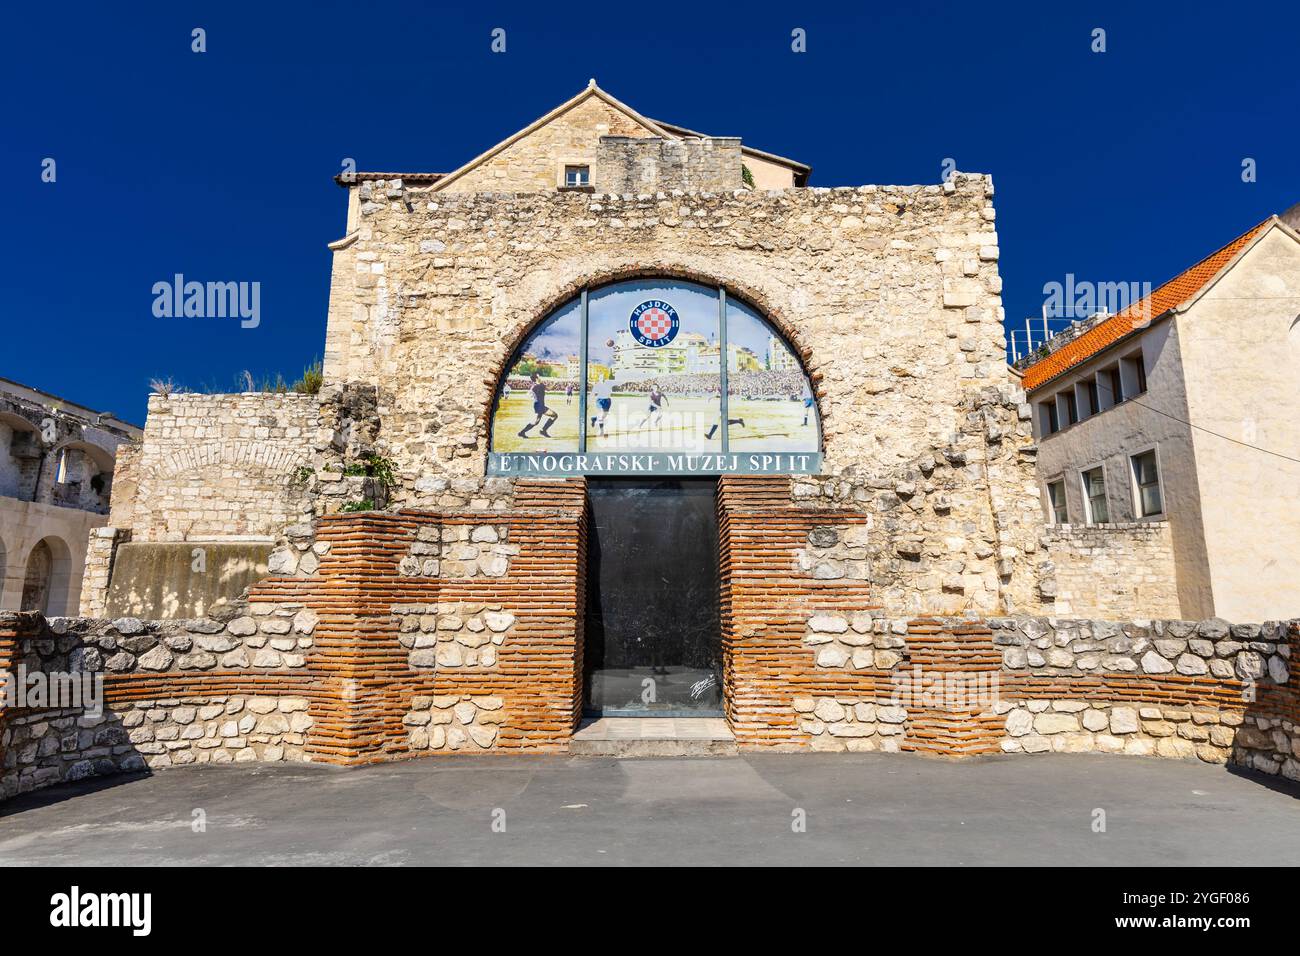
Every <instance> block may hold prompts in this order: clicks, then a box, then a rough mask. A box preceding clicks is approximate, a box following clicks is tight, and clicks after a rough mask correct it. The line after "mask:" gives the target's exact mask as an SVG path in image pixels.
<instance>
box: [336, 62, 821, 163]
mask: <svg viewBox="0 0 1300 956" xmlns="http://www.w3.org/2000/svg"><path fill="white" fill-rule="evenodd" d="M593 96H594V97H596V98H598V99H601V100H603V101H604V102H605V103H607V104H608V105H609V106H612V107H613V108H614V109H616V110H618V111H620V112H621V113H624V114H626V115H627V116H628V117H629V118H631V119H632V120H633V121H634V122H636V123H638V124H639V125H641V126H642V127H644V128H645V129H646V130H647V131H648V132H649V133H650V134H652V135H654V136H662V137H664V138H665V139H680V138H681V137H682V136H703V135H704V134H703V133H696V132H694V131H693V130H689V129H686V127H684V126H675V125H673V124H671V123H660V122H658V121H657V120H652V119H650V118H648V117H646V116H642V115H641V114H640V113H638V112H637V111H636V110H634V109H632V107H630V106H628V105H627V104H626V103H624V102H622V101H621V100H618V99H615V98H614V97H613V96H610V95H609V94H608V93H606V92H605V91H604V90H602V89H601V88H600V87H599V86H597V85H596V81H595V80H591V81H590V82H589V83H588V84H587V86H586V88H585V89H583V90H582V92H580V93H578V95H577V96H574V97H571V98H570V99H568V100H565V101H564V102H563V103H561V104H560V105H559V106H557V107H555V109H553V110H551V111H550V112H549V113H547V114H546V115H544V116H540V117H538V118H537V119H535V120H533V122H531V123H529V124H528V125H527V126H525V127H524V128H523V129H521V130H519V131H518V132H517V133H513V134H512V135H510V136H508V137H506V138H505V139H503V140H502V141H501V142H499V143H497V144H496V145H495V146H493V147H492V148H491V149H489V150H488V151H487V152H484V153H480V154H479V155H478V156H475V157H474V158H473V159H471V160H470V161H469V162H468V163H465V164H464V165H463V166H461V167H459V168H458V169H454V170H452V171H451V172H449V173H352V174H351V175H350V176H344V175H343V174H341V173H340V174H339V175H337V176H335V177H334V181H335V182H336V183H338V184H339V185H340V186H350V185H352V184H353V183H357V182H364V181H366V180H375V179H402V180H407V181H410V182H417V183H423V184H430V183H435V184H437V185H438V187H439V188H441V187H443V186H445V185H447V184H448V183H450V182H452V181H453V180H456V179H459V178H460V177H461V176H463V175H465V174H466V173H467V172H469V171H470V170H471V169H474V168H475V167H477V166H479V165H481V164H482V163H485V162H487V161H488V160H489V159H491V158H492V157H493V156H495V155H497V153H500V152H501V151H502V150H504V149H506V148H507V147H508V146H511V145H513V144H514V143H516V142H518V141H519V140H521V139H523V138H524V137H525V136H527V135H528V134H529V133H531V132H533V130H535V129H538V128H540V127H542V126H545V125H546V124H547V123H549V122H551V120H553V119H555V118H556V117H557V116H561V115H563V114H564V113H566V112H568V111H569V110H571V109H573V108H574V107H575V106H577V105H578V104H579V103H582V102H583V101H584V100H587V99H589V98H591V97H593ZM740 151H741V153H742V154H748V155H750V156H757V157H759V158H760V159H766V160H770V161H772V162H774V163H778V164H780V165H782V166H788V167H790V168H791V169H792V170H794V172H795V181H796V183H797V184H798V185H803V184H804V183H806V182H807V178H808V174H809V173H810V172H811V171H812V167H811V166H805V165H804V164H803V163H799V162H795V161H794V160H793V159H787V158H785V157H784V156H777V155H776V154H774V153H765V152H763V151H762V150H760V149H754V148H753V147H751V146H746V145H744V143H742V144H741V146H740Z"/></svg>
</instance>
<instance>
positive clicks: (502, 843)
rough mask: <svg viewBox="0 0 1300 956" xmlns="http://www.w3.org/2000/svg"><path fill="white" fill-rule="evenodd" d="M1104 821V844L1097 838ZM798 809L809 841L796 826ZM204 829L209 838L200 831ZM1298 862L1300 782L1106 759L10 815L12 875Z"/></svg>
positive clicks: (163, 787) (166, 794)
mask: <svg viewBox="0 0 1300 956" xmlns="http://www.w3.org/2000/svg"><path fill="white" fill-rule="evenodd" d="M1099 809H1100V810H1102V811H1104V812H1105V824H1106V830H1105V832H1104V833H1097V832H1094V831H1093V823H1094V819H1095V811H1096V810H1099ZM195 811H202V813H201V815H200V814H196V812H195ZM801 815H802V818H803V819H804V820H806V831H805V832H794V830H793V828H792V824H793V823H794V822H796V821H797V820H798V819H800V816H801ZM196 819H202V820H204V821H205V823H206V830H204V831H203V832H195V829H194V827H193V822H194V821H195V820H196ZM502 828H504V832H501V831H502ZM1297 859H1300V787H1297V786H1296V785H1294V784H1290V783H1288V782H1286V781H1280V782H1279V781H1278V780H1276V779H1275V778H1269V777H1262V776H1256V775H1253V774H1252V775H1249V776H1247V775H1243V774H1239V773H1235V772H1233V771H1229V770H1226V769H1224V768H1223V767H1217V766H1211V765H1208V764H1203V763H1199V762H1185V761H1173V760H1159V759H1144V758H1131V757H1115V756H1098V755H1044V756H1035V757H1030V758H1025V757H984V758H978V759H971V760H966V761H947V760H939V759H934V758H926V757H920V756H914V755H908V754H890V755H884V754H833V755H832V754H825V755H822V754H759V755H743V756H740V757H718V758H695V759H684V758H663V759H657V758H647V759H638V760H618V759H613V758H603V757H565V756H554V757H484V758H477V759H465V758H461V759H456V758H452V759H437V758H432V759H423V760H413V761H406V762H402V763H395V764H394V763H390V764H379V765H375V766H370V767H360V768H351V769H341V768H336V767H327V766H320V765H311V764H307V765H301V764H299V765H290V764H283V765H226V766H205V767H183V768H174V769H168V770H163V771H160V772H159V773H157V774H154V775H153V776H149V777H143V778H117V779H110V780H106V781H99V782H94V781H90V782H83V783H79V784H73V785H66V786H62V787H58V788H54V789H51V790H47V791H43V792H40V793H36V794H29V795H25V796H22V797H18V798H16V799H15V800H12V801H10V802H9V803H7V804H3V805H0V865H4V866H26V865H50V864H55V865H121V864H127V865H152V864H190V865H205V866H212V865H223V864H247V865H256V866H274V865H284V864H379V865H386V864H504V863H511V864H540V865H545V864H594V865H613V864H667V865H708V864H724V863H729V864H757V863H768V864H845V863H855V864H868V865H896V864H946V865H966V866H974V865H982V864H1035V865H1044V864H1049V865H1050V864H1067V865H1068V864H1079V865H1094V864H1098V865H1120V866H1123V865H1142V864H1145V865H1185V864H1205V865H1212V864H1228V865H1233V864H1264V863H1270V864H1294V862H1295V861H1296V860H1297Z"/></svg>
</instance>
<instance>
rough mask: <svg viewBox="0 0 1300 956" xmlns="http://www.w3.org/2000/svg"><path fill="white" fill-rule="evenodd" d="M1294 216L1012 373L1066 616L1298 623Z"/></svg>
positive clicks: (1299, 265) (1299, 429)
mask: <svg viewBox="0 0 1300 956" xmlns="http://www.w3.org/2000/svg"><path fill="white" fill-rule="evenodd" d="M1297 226H1300V206H1297V207H1294V208H1293V209H1291V210H1290V211H1289V212H1288V213H1285V214H1283V215H1282V216H1280V217H1279V216H1271V217H1269V218H1268V219H1266V220H1265V221H1264V222H1262V223H1260V224H1258V225H1256V226H1253V227H1251V228H1250V229H1248V230H1247V231H1246V232H1245V233H1243V234H1242V235H1240V236H1238V237H1237V238H1235V239H1233V240H1232V241H1231V242H1229V243H1228V244H1227V245H1225V246H1224V247H1223V248H1221V249H1218V250H1216V251H1215V252H1213V253H1211V254H1210V255H1208V256H1206V257H1205V258H1204V259H1202V260H1201V261H1199V262H1197V263H1196V264H1195V265H1193V266H1191V267H1190V268H1189V269H1187V270H1186V271H1184V272H1182V273H1180V274H1179V275H1177V276H1175V277H1174V278H1173V279H1171V280H1169V281H1168V282H1166V283H1164V284H1163V285H1161V286H1159V287H1158V288H1156V289H1155V290H1153V291H1152V292H1151V294H1150V295H1149V296H1146V297H1144V298H1142V299H1141V300H1139V301H1137V302H1135V303H1133V304H1132V305H1130V306H1129V307H1128V308H1126V309H1124V310H1123V311H1121V312H1118V313H1117V314H1115V315H1113V316H1104V315H1103V316H1098V317H1097V318H1094V319H1092V320H1090V321H1086V322H1082V323H1079V324H1077V325H1075V326H1072V327H1071V328H1069V329H1067V330H1066V331H1065V332H1063V333H1061V334H1059V335H1057V336H1055V337H1054V338H1052V339H1051V340H1049V341H1048V342H1047V343H1046V345H1045V347H1044V349H1043V350H1042V352H1040V353H1039V354H1037V355H1035V356H1032V357H1031V358H1030V359H1029V360H1027V361H1023V362H1022V363H1021V369H1022V371H1023V376H1024V379H1023V384H1024V387H1025V389H1026V391H1027V392H1028V393H1029V397H1030V400H1031V402H1032V404H1033V407H1034V429H1035V434H1036V435H1037V438H1038V474H1039V482H1040V487H1041V489H1042V495H1043V504H1044V513H1045V515H1046V517H1047V519H1048V521H1049V523H1050V524H1051V525H1052V527H1051V528H1050V531H1049V534H1050V537H1051V539H1052V546H1051V547H1052V551H1053V554H1054V555H1055V556H1056V558H1057V561H1056V565H1057V566H1056V575H1055V576H1056V585H1057V588H1058V594H1057V597H1058V600H1059V601H1060V602H1061V603H1062V604H1063V605H1065V606H1064V607H1061V608H1058V610H1060V611H1062V612H1063V613H1075V614H1078V613H1084V614H1093V613H1097V612H1098V609H1099V608H1100V607H1103V606H1105V605H1106V604H1107V603H1108V602H1113V601H1114V600H1115V594H1116V592H1117V591H1118V592H1123V593H1125V594H1128V595H1130V597H1131V598H1132V600H1133V601H1134V603H1135V604H1136V605H1138V606H1143V607H1146V608H1147V609H1148V610H1149V611H1150V612H1151V613H1155V614H1167V615H1171V616H1179V617H1187V618H1201V617H1215V616H1218V617H1222V618H1227V619H1228V620H1232V621H1251V620H1254V621H1258V620H1266V619H1282V618H1287V617H1293V616H1295V615H1297V614H1300V589H1298V588H1297V587H1296V581H1295V572H1294V570H1293V569H1292V568H1291V563H1290V560H1289V557H1288V556H1289V555H1291V554H1294V553H1295V552H1296V551H1297V550H1300V510H1298V509H1297V508H1296V506H1295V501H1294V499H1293V498H1292V495H1293V494H1294V492H1295V489H1296V488H1297V487H1300V392H1297V390H1296V387H1295V382H1294V380H1293V379H1294V375H1293V370H1294V368H1295V367H1296V362H1297V361H1300V319H1298V318H1297V314H1298V313H1300V235H1298V234H1297V232H1296V227H1297Z"/></svg>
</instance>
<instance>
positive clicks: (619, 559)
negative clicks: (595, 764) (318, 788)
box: [583, 478, 722, 717]
mask: <svg viewBox="0 0 1300 956" xmlns="http://www.w3.org/2000/svg"><path fill="white" fill-rule="evenodd" d="M587 493H588V502H589V507H590V512H589V515H588V519H589V520H588V529H587V609H586V625H585V640H586V643H585V645H584V648H583V663H584V674H585V678H586V679H585V681H584V686H585V688H586V701H585V703H586V709H587V712H588V713H592V714H604V715H606V716H640V717H648V716H660V717H673V716H678V717H713V716H721V714H722V641H721V625H720V616H719V606H718V600H719V593H718V592H719V577H718V515H717V481H716V479H698V478H682V479H678V478H659V479H604V480H602V479H591V478H589V479H588V480H587Z"/></svg>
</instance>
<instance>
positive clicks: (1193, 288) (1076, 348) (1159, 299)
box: [1022, 216, 1276, 392]
mask: <svg viewBox="0 0 1300 956" xmlns="http://www.w3.org/2000/svg"><path fill="white" fill-rule="evenodd" d="M1274 221H1276V217H1275V216H1270V217H1269V218H1268V219H1265V220H1264V221H1263V222H1261V223H1260V224H1259V225H1257V226H1253V227H1252V228H1250V229H1248V230H1246V231H1245V232H1244V233H1242V234H1241V235H1240V236H1238V237H1237V238H1236V239H1233V240H1232V242H1230V243H1228V244H1227V245H1226V246H1224V247H1223V248H1222V249H1218V250H1216V251H1215V252H1212V253H1210V254H1209V255H1208V256H1206V257H1205V258H1204V259H1202V260H1201V261H1200V262H1198V263H1196V265H1194V266H1192V267H1191V268H1190V269H1187V270H1186V271H1184V272H1180V273H1179V274H1178V275H1176V276H1174V277H1173V278H1172V279H1170V280H1169V281H1168V282H1166V283H1164V284H1163V285H1161V286H1159V287H1157V288H1156V289H1155V290H1154V291H1153V292H1152V293H1151V294H1150V295H1148V296H1146V297H1145V298H1143V299H1141V300H1139V301H1137V302H1135V303H1133V304H1132V305H1130V306H1129V307H1128V308H1126V309H1124V310H1123V311H1122V312H1118V313H1116V314H1115V315H1113V316H1111V317H1110V318H1108V319H1106V320H1104V321H1102V322H1099V323H1098V324H1097V325H1096V326H1094V327H1093V328H1091V329H1089V330H1088V331H1087V332H1084V333H1083V334H1082V335H1080V336H1079V337H1078V338H1075V339H1073V340H1071V341H1069V342H1067V343H1066V344H1064V345H1062V346H1061V347H1060V348H1058V349H1056V350H1054V351H1053V352H1051V354H1049V355H1047V356H1046V357H1045V358H1043V359H1040V360H1039V361H1037V362H1035V363H1034V364H1033V365H1029V366H1027V367H1026V368H1025V369H1024V376H1023V379H1022V386H1023V387H1024V389H1025V391H1027V392H1031V391H1033V390H1034V389H1036V388H1039V387H1041V386H1042V385H1045V384H1046V383H1047V382H1050V381H1051V380H1052V379H1054V378H1056V377H1057V376H1059V375H1063V374H1065V373H1066V372H1068V371H1069V370H1070V369H1072V368H1074V367H1075V366H1077V365H1081V364H1082V363H1083V362H1085V361H1087V360H1088V359H1090V358H1092V357H1093V356H1094V355H1096V354H1098V353H1099V352H1102V351H1104V350H1105V349H1107V348H1109V347H1110V346H1112V345H1114V344H1115V343H1116V342H1118V341H1120V340H1121V339H1124V338H1127V337H1128V336H1130V335H1133V334H1135V333H1137V332H1140V331H1141V330H1142V329H1144V328H1146V327H1147V326H1148V325H1150V324H1151V322H1152V321H1153V320H1154V319H1157V318H1159V317H1160V316H1162V315H1164V314H1165V313H1166V312H1169V311H1170V310H1171V309H1176V308H1178V307H1179V306H1182V305H1184V304H1186V303H1187V302H1188V301H1189V300H1191V299H1193V298H1195V297H1196V296H1197V294H1198V293H1200V291H1201V290H1202V289H1204V288H1205V287H1206V286H1208V285H1209V284H1210V283H1211V282H1212V281H1213V280H1214V279H1215V278H1216V277H1217V276H1218V275H1219V274H1220V273H1221V272H1223V271H1224V270H1225V269H1226V268H1227V267H1228V266H1229V265H1231V264H1232V262H1233V261H1234V260H1235V259H1236V258H1237V256H1238V254H1240V253H1241V252H1242V251H1243V250H1244V249H1245V248H1246V246H1248V245H1249V244H1250V243H1251V242H1252V241H1253V240H1254V239H1255V238H1256V237H1257V236H1258V235H1259V234H1260V233H1262V232H1263V231H1264V229H1266V228H1267V227H1268V226H1269V225H1270V224H1271V223H1273V222H1274Z"/></svg>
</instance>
